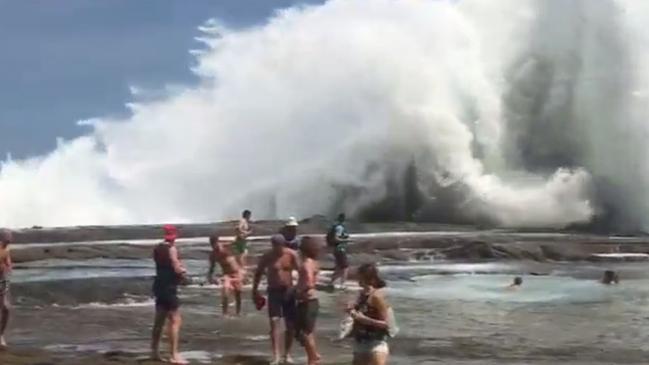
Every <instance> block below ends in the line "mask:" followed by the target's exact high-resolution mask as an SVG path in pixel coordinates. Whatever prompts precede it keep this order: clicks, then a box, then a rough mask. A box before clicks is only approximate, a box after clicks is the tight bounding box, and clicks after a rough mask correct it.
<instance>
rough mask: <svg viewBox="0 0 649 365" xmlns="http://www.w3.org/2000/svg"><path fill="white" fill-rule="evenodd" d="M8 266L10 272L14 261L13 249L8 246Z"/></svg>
mask: <svg viewBox="0 0 649 365" xmlns="http://www.w3.org/2000/svg"><path fill="white" fill-rule="evenodd" d="M7 268H8V269H9V272H11V270H12V269H13V261H11V251H10V250H9V248H7Z"/></svg>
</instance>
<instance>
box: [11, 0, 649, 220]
mask: <svg viewBox="0 0 649 365" xmlns="http://www.w3.org/2000/svg"><path fill="white" fill-rule="evenodd" d="M577 3H578V5H579V6H576V5H575V6H572V5H570V4H568V3H565V2H561V1H550V2H549V1H547V0H498V1H483V0H463V1H395V0H373V1H371V2H369V3H368V2H367V1H364V0H330V1H327V2H325V3H324V4H322V5H320V6H311V7H294V8H292V9H289V10H286V11H283V12H278V13H276V15H275V16H274V18H273V19H270V20H269V21H268V22H266V23H265V24H264V25H261V26H257V27H253V28H249V29H227V28H224V27H220V26H216V25H215V24H214V22H213V23H211V24H208V25H206V26H205V27H203V28H202V30H203V32H204V33H205V34H203V35H202V39H203V40H204V43H205V45H206V49H204V50H201V51H198V52H196V53H195V54H196V55H197V62H196V66H195V67H194V71H195V72H196V75H197V76H198V77H200V79H201V82H199V83H198V86H195V87H187V88H184V89H175V90H172V91H169V92H168V94H167V95H166V97H162V98H160V99H157V100H154V101H146V100H144V101H140V100H138V99H137V96H134V99H135V100H134V101H133V102H131V103H129V104H128V106H129V108H130V111H131V114H130V115H129V116H127V117H126V118H124V119H123V120H115V119H114V118H110V117H106V118H96V119H93V120H91V121H87V122H86V123H85V126H86V128H87V127H90V128H91V132H90V133H88V134H87V135H85V136H82V137H79V138H76V139H73V140H69V141H59V143H58V146H57V148H56V149H55V150H54V151H52V152H51V153H50V154H48V155H45V156H39V157H34V158H30V159H27V160H7V161H4V162H3V164H2V169H1V170H0V201H1V202H2V206H3V209H2V210H0V226H9V227H17V226H32V225H35V224H37V225H41V226H57V225H79V224H121V223H126V224H128V223H133V222H142V223H149V222H150V223H155V222H164V221H175V222H189V221H208V220H213V219H215V218H216V219H229V218H234V217H236V216H238V214H239V212H240V211H241V209H242V207H249V208H250V209H252V210H253V211H254V212H255V214H256V216H262V217H279V216H284V217H286V216H289V215H294V216H302V217H306V216H312V215H314V214H318V213H322V212H327V211H330V210H331V209H344V210H346V211H350V212H355V211H357V210H358V209H360V208H362V207H365V206H367V205H368V204H371V203H374V202H377V201H379V200H381V199H382V198H384V197H385V196H386V194H388V193H389V192H392V191H393V189H390V188H389V186H392V185H390V184H388V182H391V181H394V177H395V176H398V175H400V174H401V173H402V172H403V171H405V169H407V168H408V166H409V165H410V163H411V162H414V164H415V165H416V167H417V169H418V179H419V181H418V183H419V185H420V186H422V187H423V189H424V191H425V192H427V193H428V192H430V194H429V197H430V198H431V200H433V199H435V198H437V197H442V198H445V197H446V193H447V192H448V191H449V190H450V191H452V192H454V193H459V194H460V195H461V197H459V198H457V199H455V200H453V199H452V197H453V196H454V194H450V195H449V196H450V197H451V199H449V201H451V202H454V207H455V208H457V210H459V211H461V213H462V214H464V215H465V216H467V217H469V218H474V217H476V216H477V217H479V216H483V215H486V216H488V217H489V218H491V219H493V220H495V221H496V222H498V223H499V224H501V225H504V226H536V227H545V226H552V227H563V226H565V225H567V224H569V223H573V222H585V221H588V220H589V219H590V218H591V216H592V214H593V212H594V207H593V204H592V202H591V200H592V197H591V196H590V194H589V193H590V192H591V191H592V190H591V189H589V188H590V184H591V182H592V181H591V178H590V174H589V172H592V173H593V175H595V176H598V177H602V179H603V180H610V181H611V183H610V184H609V185H610V186H615V187H616V188H618V189H619V193H620V194H618V195H621V197H622V198H623V199H615V200H613V203H614V204H616V207H617V208H619V210H620V211H622V212H625V213H627V214H629V215H630V216H631V217H632V218H637V219H639V220H642V221H646V217H648V216H649V214H647V212H649V208H648V207H647V204H649V199H647V189H645V187H646V186H647V185H649V184H648V183H649V174H647V170H648V168H647V164H646V163H645V160H644V158H645V156H646V155H647V148H649V147H648V146H647V143H646V132H647V128H648V127H647V123H645V122H646V120H647V113H648V112H647V109H646V104H647V103H646V100H645V99H644V98H643V96H642V95H643V93H642V92H635V91H639V90H640V91H641V90H644V89H646V86H647V85H649V80H648V79H649V77H648V76H649V73H647V68H646V67H645V66H644V65H646V64H647V62H646V60H647V55H648V54H649V46H647V42H645V39H646V34H647V31H646V27H645V25H646V24H647V20H648V19H647V14H649V11H647V10H648V9H647V5H645V3H646V2H644V1H638V0H618V1H578V2H577ZM611 8H613V9H611ZM216 23H217V24H218V22H216ZM602 34H606V37H602V36H601V35H602ZM341 65H344V67H341ZM135 86H136V89H137V85H135ZM634 92H635V93H634ZM270 96H272V97H270ZM566 111H570V113H566ZM611 121H616V122H615V123H612V122H611ZM613 140H615V141H625V143H622V144H620V143H614V144H611V143H610V142H611V141H613ZM287 141H290V143H287ZM521 146H525V150H524V151H523V150H522V148H521ZM242 161H245V163H242ZM341 161H343V162H344V163H341ZM619 161H625V163H620V162H619ZM541 162H542V164H541ZM539 164H541V165H542V166H539ZM341 192H353V193H352V194H349V193H348V194H346V199H345V200H344V206H343V207H338V206H335V204H336V202H337V201H339V199H337V198H338V196H339V193H341ZM442 201H445V200H443V199H442ZM214 202H219V203H218V204H214ZM61 207H65V209H61ZM53 212H56V213H55V214H53ZM476 219H477V218H476Z"/></svg>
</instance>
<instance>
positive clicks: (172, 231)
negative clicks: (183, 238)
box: [162, 224, 178, 243]
mask: <svg viewBox="0 0 649 365" xmlns="http://www.w3.org/2000/svg"><path fill="white" fill-rule="evenodd" d="M162 231H163V232H164V240H165V241H166V242H169V243H174V242H176V240H177V239H178V229H177V228H176V227H175V226H173V225H171V224H166V225H165V226H164V227H162Z"/></svg>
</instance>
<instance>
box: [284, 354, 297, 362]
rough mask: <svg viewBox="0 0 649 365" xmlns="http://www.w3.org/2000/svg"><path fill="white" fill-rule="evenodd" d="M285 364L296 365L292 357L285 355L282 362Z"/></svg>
mask: <svg viewBox="0 0 649 365" xmlns="http://www.w3.org/2000/svg"><path fill="white" fill-rule="evenodd" d="M282 363H283V364H289V365H291V364H295V361H293V357H292V356H291V355H288V354H287V355H284V361H282Z"/></svg>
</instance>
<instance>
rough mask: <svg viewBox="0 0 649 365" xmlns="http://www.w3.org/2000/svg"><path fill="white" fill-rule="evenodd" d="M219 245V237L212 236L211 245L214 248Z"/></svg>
mask: <svg viewBox="0 0 649 365" xmlns="http://www.w3.org/2000/svg"><path fill="white" fill-rule="evenodd" d="M217 243H219V235H217V234H213V235H211V236H210V245H212V246H214V245H215V244H217Z"/></svg>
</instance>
